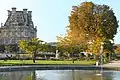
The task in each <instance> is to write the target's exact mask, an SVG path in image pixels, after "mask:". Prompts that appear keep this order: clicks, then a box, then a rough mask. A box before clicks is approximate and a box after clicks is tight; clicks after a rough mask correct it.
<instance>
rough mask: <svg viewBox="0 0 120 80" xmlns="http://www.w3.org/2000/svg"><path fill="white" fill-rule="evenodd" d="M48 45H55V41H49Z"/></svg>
mask: <svg viewBox="0 0 120 80" xmlns="http://www.w3.org/2000/svg"><path fill="white" fill-rule="evenodd" d="M48 45H51V46H57V42H49V43H48Z"/></svg>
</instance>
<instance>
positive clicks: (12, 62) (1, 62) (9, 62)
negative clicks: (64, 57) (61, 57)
mask: <svg viewBox="0 0 120 80" xmlns="http://www.w3.org/2000/svg"><path fill="white" fill-rule="evenodd" d="M32 64H79V65H93V64H95V61H92V60H90V61H85V60H84V61H75V62H74V63H72V61H53V60H36V63H33V61H32V60H23V61H22V60H7V61H4V60H0V65H1V66H2V65H32Z"/></svg>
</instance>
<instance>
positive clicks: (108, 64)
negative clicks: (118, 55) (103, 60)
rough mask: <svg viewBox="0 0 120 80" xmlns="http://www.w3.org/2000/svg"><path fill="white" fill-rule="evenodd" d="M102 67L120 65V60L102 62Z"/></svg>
mask: <svg viewBox="0 0 120 80" xmlns="http://www.w3.org/2000/svg"><path fill="white" fill-rule="evenodd" d="M103 67H120V60H118V61H112V62H110V63H107V64H104V65H103Z"/></svg>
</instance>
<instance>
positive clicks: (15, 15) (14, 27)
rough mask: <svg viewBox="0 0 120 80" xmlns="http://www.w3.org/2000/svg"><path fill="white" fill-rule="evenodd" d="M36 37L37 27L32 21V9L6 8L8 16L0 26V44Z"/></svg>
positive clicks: (15, 42) (14, 42)
mask: <svg viewBox="0 0 120 80" xmlns="http://www.w3.org/2000/svg"><path fill="white" fill-rule="evenodd" d="M36 37H37V27H34V24H33V21H32V11H27V9H23V11H16V8H12V11H10V10H8V18H7V20H6V22H5V24H4V25H3V24H1V27H0V44H4V45H8V44H17V43H18V41H19V40H30V39H32V38H36Z"/></svg>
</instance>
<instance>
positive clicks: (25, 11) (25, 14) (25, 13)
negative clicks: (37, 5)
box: [23, 9, 28, 25]
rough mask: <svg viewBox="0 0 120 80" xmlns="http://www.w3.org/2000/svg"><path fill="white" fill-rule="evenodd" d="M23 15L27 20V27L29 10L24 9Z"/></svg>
mask: <svg viewBox="0 0 120 80" xmlns="http://www.w3.org/2000/svg"><path fill="white" fill-rule="evenodd" d="M23 14H24V18H25V25H27V24H28V19H27V18H28V17H27V9H23Z"/></svg>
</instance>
